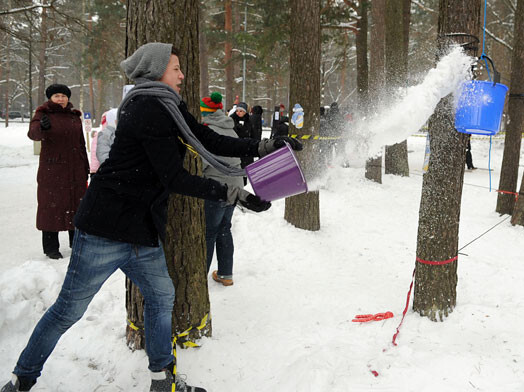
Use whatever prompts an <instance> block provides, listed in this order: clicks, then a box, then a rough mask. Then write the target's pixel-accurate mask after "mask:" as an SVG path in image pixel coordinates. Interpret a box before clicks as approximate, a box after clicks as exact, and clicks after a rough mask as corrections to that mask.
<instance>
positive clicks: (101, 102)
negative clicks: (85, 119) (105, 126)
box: [96, 79, 107, 126]
mask: <svg viewBox="0 0 524 392" xmlns="http://www.w3.org/2000/svg"><path fill="white" fill-rule="evenodd" d="M104 90H105V86H104V85H103V84H102V79H97V80H96V92H97V93H98V100H97V105H96V113H97V114H98V115H99V116H100V117H101V116H102V113H103V112H104V110H103V108H105V107H107V106H106V104H105V102H104V97H105V96H106V94H105V93H104ZM96 120H97V121H96V124H97V126H99V125H100V124H99V123H98V121H100V122H101V119H100V120H99V118H98V117H97V118H96Z"/></svg>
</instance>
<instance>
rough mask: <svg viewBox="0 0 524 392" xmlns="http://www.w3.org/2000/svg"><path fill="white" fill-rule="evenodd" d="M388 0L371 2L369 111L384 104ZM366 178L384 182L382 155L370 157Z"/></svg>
mask: <svg viewBox="0 0 524 392" xmlns="http://www.w3.org/2000/svg"><path fill="white" fill-rule="evenodd" d="M385 14H386V0H373V1H372V2H371V20H372V22H373V28H372V29H371V42H370V46H371V47H372V48H373V50H372V51H371V52H370V55H369V60H370V61H369V63H370V67H369V107H368V113H369V112H371V111H378V110H379V109H380V107H381V106H382V104H381V102H380V101H379V100H380V93H381V92H383V91H384V88H385V84H386V73H385V72H386V71H385V70H386V52H385V51H386V46H385V45H386V30H385ZM365 176H366V178H367V179H368V180H372V181H375V182H378V183H379V184H382V155H378V156H376V157H374V158H370V159H368V160H367V162H366V174H365Z"/></svg>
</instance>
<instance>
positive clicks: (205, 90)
mask: <svg viewBox="0 0 524 392" xmlns="http://www.w3.org/2000/svg"><path fill="white" fill-rule="evenodd" d="M199 12H200V14H199V19H200V30H199V32H198V50H199V53H200V97H208V96H209V69H208V65H207V62H208V57H209V54H208V48H207V40H206V34H205V32H204V23H203V21H204V20H205V17H203V15H205V11H204V10H203V9H202V7H199Z"/></svg>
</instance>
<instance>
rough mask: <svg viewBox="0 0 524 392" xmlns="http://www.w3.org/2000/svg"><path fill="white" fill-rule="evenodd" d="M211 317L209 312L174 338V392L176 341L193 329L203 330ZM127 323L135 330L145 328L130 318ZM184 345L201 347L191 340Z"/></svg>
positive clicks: (172, 389) (173, 389)
mask: <svg viewBox="0 0 524 392" xmlns="http://www.w3.org/2000/svg"><path fill="white" fill-rule="evenodd" d="M208 319H209V313H207V314H206V315H205V316H204V317H203V318H202V320H201V321H200V324H199V325H197V326H193V327H189V328H188V329H186V330H185V331H184V332H181V333H179V334H178V335H175V337H174V338H173V356H174V357H175V360H174V362H173V385H172V387H171V391H172V392H175V388H176V385H175V376H176V358H177V357H176V342H177V340H178V338H182V337H184V336H188V335H189V333H190V332H191V331H193V330H194V329H196V330H199V331H200V330H201V329H203V328H204V327H205V326H206V325H207V320H208ZM127 325H129V328H131V329H133V330H135V331H141V330H143V329H144V328H140V327H137V326H136V325H135V324H133V322H132V321H131V320H129V319H127ZM182 345H183V346H184V347H200V345H198V344H197V343H195V342H192V341H190V340H188V341H186V342H184V343H182Z"/></svg>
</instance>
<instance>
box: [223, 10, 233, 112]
mask: <svg viewBox="0 0 524 392" xmlns="http://www.w3.org/2000/svg"><path fill="white" fill-rule="evenodd" d="M232 14H233V7H232V5H231V0H225V31H226V42H225V47H224V51H225V52H224V66H225V70H226V110H229V109H230V108H231V107H232V106H233V101H234V99H235V94H234V93H233V45H232V40H233V15H232Z"/></svg>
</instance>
